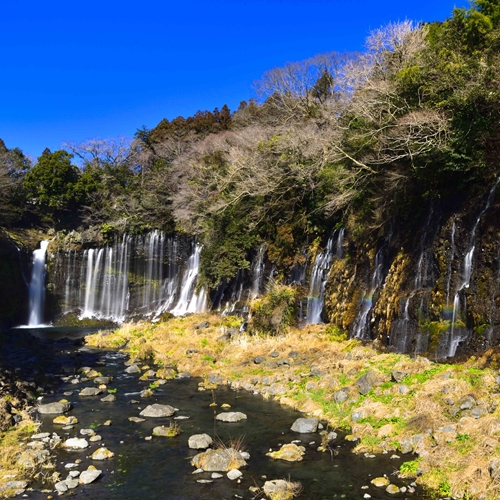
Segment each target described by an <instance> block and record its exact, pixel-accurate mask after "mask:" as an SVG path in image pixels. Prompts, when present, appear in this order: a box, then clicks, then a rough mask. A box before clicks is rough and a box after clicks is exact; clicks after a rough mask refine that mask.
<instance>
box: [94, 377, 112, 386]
mask: <svg viewBox="0 0 500 500" xmlns="http://www.w3.org/2000/svg"><path fill="white" fill-rule="evenodd" d="M111 380H113V379H112V378H111V377H96V378H95V379H94V384H95V385H101V384H104V385H108V384H109V383H110V382H111Z"/></svg>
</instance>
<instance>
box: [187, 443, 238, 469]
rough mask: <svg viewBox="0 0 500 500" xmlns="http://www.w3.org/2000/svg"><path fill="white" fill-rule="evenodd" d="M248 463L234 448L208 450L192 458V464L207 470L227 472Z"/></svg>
mask: <svg viewBox="0 0 500 500" xmlns="http://www.w3.org/2000/svg"><path fill="white" fill-rule="evenodd" d="M246 464H247V463H246V462H245V460H244V459H243V457H242V456H241V453H240V452H239V451H237V450H235V449H234V448H224V449H221V450H207V451H205V452H203V453H198V455H196V456H194V457H193V458H192V459H191V465H194V466H195V467H196V468H199V469H203V470H204V471H205V472H220V471H222V472H227V471H229V470H231V469H239V468H240V467H243V466H244V465H246Z"/></svg>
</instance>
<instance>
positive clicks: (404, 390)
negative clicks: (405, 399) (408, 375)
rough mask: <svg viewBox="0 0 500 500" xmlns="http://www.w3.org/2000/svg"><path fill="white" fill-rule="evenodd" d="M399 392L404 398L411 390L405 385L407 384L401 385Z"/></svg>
mask: <svg viewBox="0 0 500 500" xmlns="http://www.w3.org/2000/svg"><path fill="white" fill-rule="evenodd" d="M398 392H399V394H401V395H402V396H404V395H405V394H408V393H409V392H410V388H409V387H408V386H407V385H405V384H401V385H400V386H399V387H398Z"/></svg>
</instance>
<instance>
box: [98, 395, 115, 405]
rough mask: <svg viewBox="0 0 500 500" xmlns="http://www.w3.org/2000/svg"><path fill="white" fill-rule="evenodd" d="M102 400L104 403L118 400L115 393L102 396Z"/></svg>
mask: <svg viewBox="0 0 500 500" xmlns="http://www.w3.org/2000/svg"><path fill="white" fill-rule="evenodd" d="M101 401H103V402H104V403H112V402H113V401H116V396H115V395H114V394H108V395H107V396H104V397H103V398H101Z"/></svg>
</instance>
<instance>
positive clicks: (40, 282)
mask: <svg viewBox="0 0 500 500" xmlns="http://www.w3.org/2000/svg"><path fill="white" fill-rule="evenodd" d="M48 245H49V242H48V240H45V241H42V242H41V243H40V248H39V249H37V250H35V251H34V252H33V269H32V271H31V281H30V287H29V299H30V312H29V320H28V326H29V327H36V326H43V306H44V303H45V255H46V253H47V247H48Z"/></svg>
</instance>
